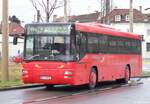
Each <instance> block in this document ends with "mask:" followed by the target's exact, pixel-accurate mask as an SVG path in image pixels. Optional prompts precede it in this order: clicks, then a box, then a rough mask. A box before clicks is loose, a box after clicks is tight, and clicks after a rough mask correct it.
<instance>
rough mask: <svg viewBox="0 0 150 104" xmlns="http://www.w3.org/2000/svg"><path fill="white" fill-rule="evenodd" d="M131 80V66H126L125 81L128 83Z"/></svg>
mask: <svg viewBox="0 0 150 104" xmlns="http://www.w3.org/2000/svg"><path fill="white" fill-rule="evenodd" d="M129 80H130V68H129V66H126V68H125V77H124V79H123V82H124V83H128V81H129Z"/></svg>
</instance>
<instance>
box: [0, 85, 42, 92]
mask: <svg viewBox="0 0 150 104" xmlns="http://www.w3.org/2000/svg"><path fill="white" fill-rule="evenodd" d="M43 86H44V85H43V84H34V85H23V86H14V87H7V88H0V91H8V90H18V89H27V88H35V87H43Z"/></svg>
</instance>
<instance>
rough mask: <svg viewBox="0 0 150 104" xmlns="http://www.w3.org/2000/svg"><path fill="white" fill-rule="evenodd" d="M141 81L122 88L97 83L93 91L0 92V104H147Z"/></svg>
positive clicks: (147, 83) (147, 85)
mask: <svg viewBox="0 0 150 104" xmlns="http://www.w3.org/2000/svg"><path fill="white" fill-rule="evenodd" d="M142 81H143V82H144V84H140V85H135V86H127V85H126V86H123V87H119V84H117V83H115V82H109V83H100V85H99V87H98V88H97V89H96V90H93V91H89V90H87V89H86V87H85V86H79V87H68V86H66V87H58V86H57V87H55V88H51V89H46V88H45V87H39V88H30V89H21V90H12V91H0V104H150V99H149V98H150V93H149V91H150V79H142ZM112 86H113V87H114V88H113V89H107V88H111V87H112ZM103 89H107V90H105V91H102V90H103Z"/></svg>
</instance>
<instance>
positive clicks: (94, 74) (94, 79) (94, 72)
mask: <svg viewBox="0 0 150 104" xmlns="http://www.w3.org/2000/svg"><path fill="white" fill-rule="evenodd" d="M97 83H98V69H97V67H96V66H93V67H92V68H91V70H90V74H89V83H88V88H89V89H94V88H95V87H96V85H97Z"/></svg>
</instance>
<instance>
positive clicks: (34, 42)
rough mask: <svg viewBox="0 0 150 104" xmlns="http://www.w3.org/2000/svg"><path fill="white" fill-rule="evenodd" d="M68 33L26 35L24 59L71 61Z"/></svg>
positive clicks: (73, 57) (72, 56) (72, 57)
mask: <svg viewBox="0 0 150 104" xmlns="http://www.w3.org/2000/svg"><path fill="white" fill-rule="evenodd" d="M34 31H35V29H34ZM70 46H71V39H70V35H69V34H46V35H44V34H35V35H34V34H32V35H29V34H28V35H27V36H26V42H25V53H24V59H25V60H27V61H34V60H36V61H38V60H39V61H42V60H43V61H45V60H47V61H73V60H75V56H74V55H73V54H72V50H74V49H72V48H71V47H70Z"/></svg>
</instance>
